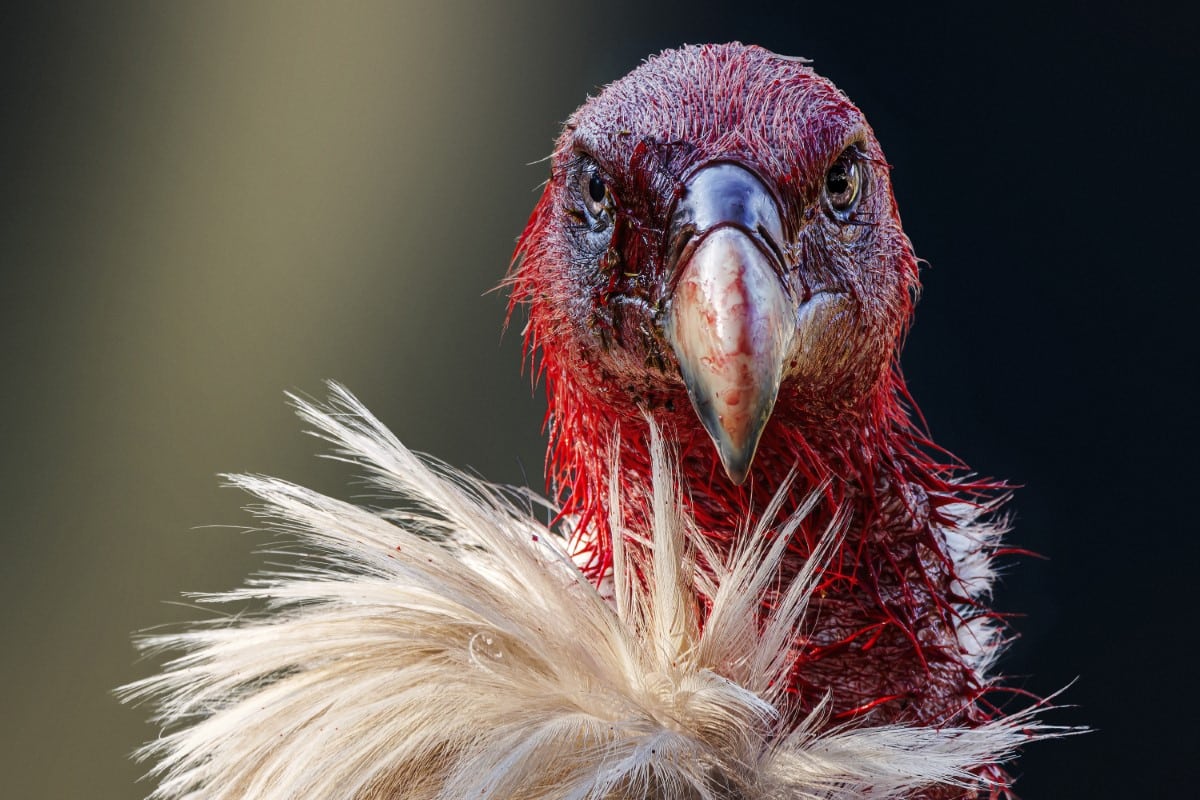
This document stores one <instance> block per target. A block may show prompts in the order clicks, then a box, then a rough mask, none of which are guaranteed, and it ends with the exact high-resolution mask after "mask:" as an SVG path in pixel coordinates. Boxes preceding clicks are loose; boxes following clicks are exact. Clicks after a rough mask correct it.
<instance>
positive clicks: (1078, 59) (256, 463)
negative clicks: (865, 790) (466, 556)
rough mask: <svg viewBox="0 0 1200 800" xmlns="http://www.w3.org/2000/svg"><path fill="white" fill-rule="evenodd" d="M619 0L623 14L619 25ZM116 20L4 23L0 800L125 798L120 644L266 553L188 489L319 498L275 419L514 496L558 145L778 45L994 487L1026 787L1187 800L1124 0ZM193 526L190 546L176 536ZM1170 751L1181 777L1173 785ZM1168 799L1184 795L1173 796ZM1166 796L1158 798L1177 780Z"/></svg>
mask: <svg viewBox="0 0 1200 800" xmlns="http://www.w3.org/2000/svg"><path fill="white" fill-rule="evenodd" d="M645 5H650V4H645ZM905 5H906V4H900V3H893V4H885V5H883V6H882V7H881V8H879V9H875V8H872V7H871V4H869V3H868V4H864V3H861V2H859V3H854V4H841V3H838V4H834V3H805V2H795V1H793V2H788V3H778V4H775V5H773V6H767V5H763V6H760V5H757V4H755V3H748V2H746V3H737V4H732V5H730V4H717V3H707V2H699V1H698V0H694V1H693V2H688V3H678V4H655V7H654V8H653V9H651V8H646V7H642V6H643V4H641V3H634V2H625V0H609V2H605V3H600V4H579V3H561V2H542V3H537V2H534V3H525V4H520V5H513V6H507V5H505V4H500V3H478V4H474V5H465V4H457V3H453V2H443V3H429V4H417V3H392V4H354V5H353V6H343V5H340V4H304V3H286V4H273V3H233V2H211V3H149V2H146V3H130V2H111V3H107V4H104V5H103V6H101V5H100V4H94V5H93V4H88V5H80V6H78V7H71V6H70V5H60V6H58V7H57V8H55V9H40V10H31V9H25V10H20V9H14V8H12V7H7V6H6V8H5V9H4V10H3V11H2V12H0V15H2V19H3V23H2V26H0V27H2V30H3V34H2V35H3V38H4V41H3V47H2V49H0V60H2V62H3V70H2V72H0V81H2V87H3V94H2V96H0V103H2V109H3V128H2V133H0V135H2V137H3V138H2V147H0V158H2V159H3V161H2V173H0V178H2V181H0V192H2V193H3V194H2V197H3V199H2V201H0V248H2V252H0V269H2V270H3V283H2V284H0V298H2V308H0V326H2V328H3V340H2V341H3V348H2V349H0V357H2V358H3V372H2V375H3V381H4V384H3V391H2V392H0V402H3V404H4V407H3V413H2V415H0V420H3V426H4V429H3V442H4V445H3V456H4V458H3V462H2V473H0V492H2V502H3V507H4V509H5V511H6V520H5V524H4V527H3V530H2V532H0V537H2V550H0V552H2V553H3V557H2V558H0V592H2V593H3V597H2V601H0V615H2V616H0V632H2V638H0V670H2V673H0V688H2V691H3V705H2V708H3V719H4V725H3V726H2V727H0V775H2V776H3V778H2V779H0V780H2V782H3V787H4V788H3V789H2V790H0V794H3V795H4V796H5V797H12V798H27V797H28V798H74V797H88V798H137V797H142V796H144V795H145V794H147V793H148V792H149V791H150V790H151V788H152V784H151V783H149V782H147V781H142V782H140V783H139V782H138V779H139V776H140V775H142V774H143V772H144V771H145V768H144V766H139V765H136V764H134V763H132V762H131V761H130V760H129V758H128V755H129V753H130V752H131V751H132V750H133V749H134V748H135V747H136V746H137V745H138V744H139V743H140V742H142V741H144V740H146V739H147V738H150V737H152V736H154V734H155V730H154V729H153V728H152V727H151V726H149V725H147V724H146V723H145V722H144V718H145V716H146V715H147V710H146V709H144V708H142V709H131V708H127V707H123V706H121V705H119V704H118V703H117V702H116V700H115V699H114V698H113V696H112V694H111V690H112V689H113V688H114V687H116V686H117V685H119V684H122V683H125V682H128V681H130V680H133V679H136V678H138V677H141V676H144V675H146V674H148V673H149V672H150V671H151V670H152V669H153V666H154V664H153V662H152V661H145V660H140V659H139V658H138V656H137V654H136V653H135V651H134V649H133V647H132V645H131V644H130V636H131V634H133V633H134V632H135V631H138V630H143V629H147V628H151V627H154V626H158V625H163V624H168V623H171V622H174V621H178V620H182V619H188V618H195V617H196V616H197V615H201V614H203V613H204V612H201V611H198V610H196V609H194V608H190V607H187V606H186V605H179V604H172V601H174V600H176V599H177V598H179V593H180V592H181V591H183V590H220V589H225V588H231V587H233V586H235V585H237V584H239V583H240V581H241V580H242V578H243V576H244V575H246V574H247V573H248V572H250V571H253V570H254V569H256V568H259V567H261V566H262V565H263V563H264V561H265V558H266V557H265V556H263V555H260V554H256V548H258V547H259V546H260V545H261V544H262V543H263V541H262V539H261V538H260V537H256V536H254V535H248V534H245V533H242V532H240V531H239V530H238V529H237V527H236V526H239V525H242V524H245V523H247V521H248V520H247V517H246V516H245V515H243V514H242V513H241V511H240V510H239V506H240V503H241V502H242V498H241V497H239V496H238V495H237V493H235V492H233V491H232V490H222V489H219V488H218V483H219V480H218V478H217V477H216V475H217V473H219V472H222V471H243V470H247V471H261V472H267V473H270V474H274V475H279V476H282V477H286V478H290V479H293V480H296V481H299V482H302V483H305V484H308V485H310V486H313V487H315V488H317V489H321V490H323V491H327V492H331V493H334V494H337V495H339V496H343V497H349V496H352V495H353V494H354V492H355V491H356V490H355V488H354V487H353V486H348V481H349V479H350V477H351V476H350V475H349V474H348V473H347V472H346V470H344V469H342V468H340V467H339V466H338V465H336V464H331V463H328V462H324V461H322V460H320V459H317V458H315V457H314V456H315V454H316V453H317V452H319V451H320V446H319V444H318V443H317V442H316V441H315V440H313V439H311V438H310V437H306V436H303V435H302V434H301V433H300V425H299V423H298V422H297V421H296V420H295V419H294V418H293V417H292V416H291V414H290V412H289V410H288V408H287V407H286V405H285V403H284V399H283V392H284V391H285V390H288V389H294V390H299V391H302V392H308V393H312V394H314V395H320V394H321V393H322V392H323V381H324V380H325V379H328V378H336V379H338V380H340V381H343V382H345V383H346V384H347V385H348V386H350V387H351V388H352V389H353V390H354V391H355V392H357V393H358V394H359V396H360V397H361V398H362V399H363V400H364V401H365V402H366V403H367V404H368V406H370V407H371V408H372V409H373V410H374V411H375V412H376V413H377V414H378V415H379V416H380V417H381V418H382V419H383V420H384V421H385V422H387V423H388V424H390V425H391V427H392V428H393V430H394V431H395V432H396V433H397V434H398V435H399V436H400V438H401V439H402V440H403V441H405V442H406V443H407V444H409V445H410V446H412V447H414V448H417V449H420V450H423V451H427V452H431V453H434V454H436V455H438V456H439V457H441V458H443V459H445V460H446V461H448V462H450V463H452V464H455V465H458V466H461V467H470V468H474V469H476V470H478V471H479V472H480V473H482V474H483V475H485V476H487V477H489V478H491V479H494V480H498V481H505V482H512V483H528V484H530V485H532V486H534V487H535V488H541V486H542V477H541V465H542V451H543V440H542V437H541V433H540V424H541V417H542V405H541V400H540V398H539V397H537V396H536V395H535V393H534V392H533V391H532V390H531V386H530V381H529V378H528V376H523V375H522V374H521V356H520V342H519V339H520V337H519V323H518V326H517V330H514V331H510V332H509V333H508V334H507V335H506V336H502V335H501V329H502V327H503V325H502V323H503V318H504V305H505V297H504V295H503V293H491V294H488V291H489V290H490V289H491V288H492V287H494V286H496V284H497V282H498V281H499V280H500V278H501V276H502V275H503V274H504V272H505V270H506V268H507V266H508V260H509V256H510V254H511V251H512V248H513V243H514V238H515V236H516V235H517V234H518V233H519V232H520V230H521V227H522V225H523V223H524V220H525V216H526V214H527V213H528V211H529V210H530V209H531V208H532V206H533V204H534V201H535V199H536V197H537V195H536V191H537V188H538V186H539V184H540V183H541V181H542V180H543V179H544V178H545V176H546V174H547V167H546V165H545V164H544V163H539V159H541V158H542V157H543V156H544V155H546V154H547V153H548V152H549V150H550V145H551V142H552V139H553V138H554V136H555V134H556V132H557V129H558V125H559V122H560V121H561V120H563V119H565V117H566V116H567V115H568V114H569V113H570V112H571V110H572V109H574V108H575V107H576V106H577V105H578V104H579V103H580V102H582V101H583V100H584V98H585V96H586V95H587V94H588V93H591V92H594V91H595V90H596V88H597V87H599V86H601V85H603V84H604V83H607V82H608V81H611V80H613V79H616V78H618V77H620V76H621V75H623V74H624V73H626V72H628V71H629V70H630V69H632V68H633V67H635V66H636V65H637V64H638V63H639V61H640V60H641V59H642V58H643V57H645V56H646V55H648V54H650V53H652V52H655V51H658V50H660V49H663V48H665V47H670V46H675V45H679V44H681V43H684V42H701V41H720V40H730V39H741V40H743V41H748V42H755V43H759V44H762V45H764V46H766V47H768V48H770V49H773V50H777V51H780V52H783V53H788V54H794V55H804V56H807V57H809V58H812V59H813V60H814V66H815V68H816V69H817V70H818V71H819V72H821V73H822V74H824V75H826V76H828V77H830V78H832V79H833V80H834V81H835V82H836V83H837V84H838V85H839V86H841V87H842V88H843V89H844V90H845V91H846V92H847V93H848V94H849V95H850V97H851V98H853V99H854V100H855V101H856V102H857V103H858V105H859V106H860V107H861V108H863V110H864V111H865V112H866V114H867V116H868V118H869V119H870V120H871V121H872V123H873V125H874V127H875V129H876V132H877V134H878V136H879V139H880V141H881V142H882V143H883V146H884V149H885V151H886V152H887V154H888V156H889V159H890V160H891V162H892V164H893V165H894V173H893V177H894V181H895V186H896V194H897V196H898V198H899V202H900V208H901V211H902V213H903V215H904V219H905V226H906V229H907V231H908V233H909V235H910V236H911V237H912V239H913V241H914V242H915V244H916V248H917V252H918V254H920V255H921V256H923V257H924V258H925V259H927V260H928V262H929V266H928V268H927V269H926V270H925V272H924V275H923V279H924V283H925V293H924V296H923V298H922V301H921V304H920V306H919V308H918V312H917V322H916V326H915V328H914V329H913V332H912V335H911V336H910V338H909V342H908V345H907V349H906V353H905V357H904V362H905V369H906V371H907V374H908V376H909V379H910V382H911V387H912V390H913V394H914V395H915V396H916V398H917V400H918V401H919V402H920V403H921V406H922V408H923V410H924V412H925V414H926V416H927V417H928V419H929V422H930V425H931V428H932V431H933V434H934V438H935V439H936V440H937V441H939V442H940V443H941V444H943V445H945V446H946V447H948V448H949V449H950V450H952V451H953V452H955V453H957V454H958V455H960V456H961V457H962V458H964V459H965V460H966V461H967V462H968V463H970V464H971V465H972V466H973V467H974V468H976V469H978V470H979V471H980V472H982V473H984V474H988V475H996V476H1000V477H1004V478H1007V479H1010V480H1012V481H1014V482H1016V483H1019V484H1021V485H1022V486H1023V488H1022V489H1021V490H1020V491H1019V492H1018V493H1017V497H1016V500H1015V501H1014V503H1013V504H1012V509H1013V511H1014V513H1015V523H1016V531H1015V533H1014V534H1013V535H1012V536H1011V539H1010V541H1011V542H1012V543H1013V544H1014V545H1016V546H1020V547H1024V548H1028V549H1030V550H1033V551H1036V552H1037V553H1040V554H1041V555H1042V556H1044V559H1036V558H1032V557H1020V558H1013V559H1009V560H1008V561H1006V564H1005V575H1004V578H1003V580H1002V582H1001V583H1000V585H999V586H998V588H997V590H996V594H997V606H998V607H999V608H1001V609H1003V610H1005V611H1008V612H1012V613H1013V614H1014V615H1015V617H1014V619H1013V629H1014V631H1015V632H1016V633H1017V634H1019V637H1020V638H1018V639H1017V640H1016V641H1015V642H1014V643H1013V645H1012V646H1011V648H1010V651H1009V654H1008V655H1007V656H1006V657H1005V659H1004V660H1003V661H1002V668H1003V670H1005V671H1006V672H1007V673H1009V674H1010V675H1013V676H1014V677H1013V682H1014V683H1015V684H1016V685H1019V686H1022V687H1025V688H1027V689H1029V690H1030V691H1033V692H1036V693H1039V694H1042V695H1045V694H1049V693H1052V692H1054V691H1055V690H1056V689H1058V688H1060V687H1062V686H1064V685H1065V684H1067V683H1069V682H1071V681H1072V680H1075V679H1076V677H1077V676H1078V680H1077V682H1076V683H1075V684H1074V685H1073V686H1072V687H1071V688H1070V689H1069V690H1068V691H1067V692H1066V693H1065V694H1064V695H1063V696H1062V702H1063V703H1066V704H1073V705H1074V706H1076V707H1074V708H1069V709H1065V710H1062V711H1060V712H1057V713H1056V714H1055V715H1054V716H1053V719H1054V721H1057V722H1061V723H1066V724H1087V725H1090V726H1093V727H1094V728H1096V729H1097V730H1096V732H1094V733H1092V734H1090V735H1088V736H1083V737H1076V738H1074V739H1071V740H1068V741H1064V742H1057V743H1045V744H1041V745H1037V746H1034V747H1031V748H1030V749H1029V750H1028V752H1027V753H1026V754H1025V755H1024V756H1023V757H1022V758H1021V760H1020V762H1019V763H1018V765H1017V767H1016V772H1017V773H1018V774H1019V775H1020V776H1021V777H1020V780H1019V783H1018V785H1017V788H1018V789H1019V790H1020V792H1021V794H1022V795H1023V796H1024V797H1026V798H1065V797H1088V798H1098V797H1113V798H1117V797H1122V798H1125V797H1159V796H1188V795H1191V794H1192V793H1193V792H1194V778H1193V776H1192V774H1191V772H1192V770H1191V769H1190V761H1189V760H1188V759H1189V758H1190V757H1191V755H1192V753H1193V752H1194V750H1195V748H1196V745H1197V744H1198V742H1197V736H1196V734H1195V725H1194V724H1193V723H1192V721H1191V719H1190V715H1191V713H1192V709H1193V707H1194V705H1195V699H1194V696H1193V695H1192V694H1191V690H1192V689H1193V688H1194V685H1195V676H1196V674H1197V670H1196V666H1195V661H1194V660H1193V659H1192V658H1191V655H1190V648H1191V642H1190V639H1189V638H1188V637H1189V636H1190V634H1189V631H1190V630H1191V627H1192V626H1191V624H1190V620H1191V618H1192V616H1193V615H1192V613H1191V609H1192V608H1193V607H1194V605H1195V592H1194V590H1193V588H1192V587H1193V585H1194V584H1195V582H1196V568H1195V564H1196V562H1197V556H1198V555H1200V548H1198V546H1197V535H1196V534H1197V532H1198V531H1197V525H1196V514H1195V512H1194V510H1192V509H1191V508H1190V503H1191V502H1194V501H1195V498H1196V491H1197V490H1196V485H1197V481H1196V479H1197V477H1198V476H1197V474H1196V469H1195V467H1194V461H1195V453H1196V444H1197V441H1196V435H1195V434H1196V430H1195V427H1196V426H1195V411H1194V398H1193V395H1192V394H1191V392H1192V391H1193V390H1186V386H1187V385H1191V381H1192V380H1193V379H1190V378H1187V375H1189V374H1192V373H1194V372H1195V370H1196V366H1197V347H1196V344H1197V336H1196V334H1195V329H1194V327H1193V325H1194V323H1193V320H1194V319H1195V312H1194V311H1193V309H1192V308H1191V306H1192V305H1194V297H1195V294H1194V292H1195V289H1196V280H1195V277H1194V275H1195V272H1196V270H1197V263H1196V261H1197V259H1196V255H1195V251H1194V247H1193V242H1194V241H1195V230H1196V227H1195V226H1196V210H1197V203H1196V198H1195V195H1194V193H1193V192H1194V190H1195V186H1196V177H1197V175H1196V166H1195V156H1194V153H1193V152H1192V151H1193V150H1194V146H1193V145H1192V139H1193V138H1194V136H1195V130H1194V124H1195V122H1196V88H1195V87H1196V79H1197V77H1200V76H1198V75H1197V72H1198V70H1197V58H1196V44H1195V43H1196V41H1197V36H1196V34H1197V31H1196V28H1195V25H1194V24H1193V22H1194V21H1193V20H1190V19H1184V18H1182V17H1180V16H1168V15H1166V14H1165V13H1164V12H1162V11H1161V10H1159V9H1158V8H1156V7H1155V6H1154V4H1153V3H1137V4H1126V3H1115V2H1114V3H1107V4H1103V3H1102V4H1095V3H1088V4H1084V3H1060V4H1057V5H1056V4H1050V5H1041V6H1039V10H1037V11H1033V10H1026V11H1022V12H1019V13H1018V12H1016V11H1014V10H1012V9H1011V7H1008V10H1006V11H1003V12H1002V11H1001V10H999V9H1000V7H1001V6H1004V5H1005V4H995V6H996V10H993V11H986V10H984V11H981V10H973V11H969V12H966V11H963V10H961V8H960V7H966V6H967V5H969V4H958V3H944V4H931V5H929V6H927V7H924V8H922V9H921V10H912V9H906V8H904V6H905ZM206 526H216V527H206ZM1185 765H1186V768H1185ZM1185 781H1186V783H1185ZM1189 789H1191V790H1192V791H1189Z"/></svg>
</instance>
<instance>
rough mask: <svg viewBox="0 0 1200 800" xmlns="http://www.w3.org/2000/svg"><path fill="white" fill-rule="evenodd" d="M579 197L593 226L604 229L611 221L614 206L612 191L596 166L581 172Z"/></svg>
mask: <svg viewBox="0 0 1200 800" xmlns="http://www.w3.org/2000/svg"><path fill="white" fill-rule="evenodd" d="M579 195H580V198H581V199H582V200H583V207H584V210H585V211H587V215H588V220H589V221H590V222H591V223H592V225H594V226H597V227H603V226H604V225H605V224H607V222H609V221H610V218H611V217H612V213H613V205H614V202H613V196H612V191H611V190H610V189H609V188H608V184H607V183H606V182H605V180H604V177H603V176H602V175H601V174H600V170H599V169H598V168H597V167H596V166H595V165H591V166H589V167H588V168H587V169H584V170H583V171H582V172H580V174H579Z"/></svg>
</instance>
